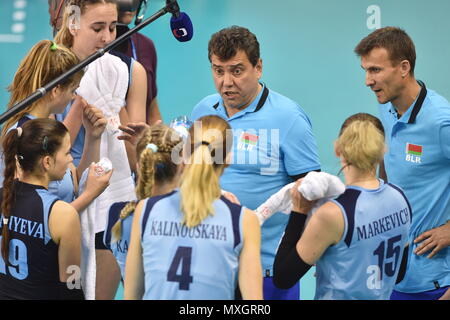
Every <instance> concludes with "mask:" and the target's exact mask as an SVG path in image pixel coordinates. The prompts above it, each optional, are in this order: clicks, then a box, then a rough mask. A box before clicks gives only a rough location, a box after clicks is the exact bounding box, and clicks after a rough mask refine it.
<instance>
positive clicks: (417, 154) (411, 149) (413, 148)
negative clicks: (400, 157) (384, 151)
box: [405, 143, 423, 163]
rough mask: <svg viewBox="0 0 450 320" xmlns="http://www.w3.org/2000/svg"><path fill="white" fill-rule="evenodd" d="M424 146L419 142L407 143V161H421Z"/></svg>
mask: <svg viewBox="0 0 450 320" xmlns="http://www.w3.org/2000/svg"><path fill="white" fill-rule="evenodd" d="M422 153H423V146H421V145H418V144H412V143H406V159H405V160H406V161H409V162H412V163H421V157H422Z"/></svg>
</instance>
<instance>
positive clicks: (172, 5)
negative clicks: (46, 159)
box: [0, 0, 179, 124]
mask: <svg viewBox="0 0 450 320" xmlns="http://www.w3.org/2000/svg"><path fill="white" fill-rule="evenodd" d="M177 10H179V7H178V4H177V1H175V0H170V1H167V4H166V6H165V7H164V8H162V9H161V10H159V11H158V12H156V13H155V14H154V15H152V16H151V17H149V18H147V19H146V20H144V21H143V22H142V23H140V24H139V25H137V26H135V27H134V28H132V29H130V30H128V31H127V32H125V33H124V34H123V35H121V36H120V37H119V38H117V39H115V40H114V41H112V42H111V43H110V44H108V45H107V46H106V47H104V48H102V49H99V50H97V51H96V52H95V53H93V54H92V55H90V56H89V57H87V58H86V59H84V60H83V61H81V62H80V63H79V64H77V65H76V66H74V67H72V68H71V69H70V70H68V71H66V72H65V73H63V74H62V75H60V76H59V77H57V78H56V79H54V80H52V81H50V82H49V83H47V84H46V85H45V86H43V87H42V88H39V89H37V90H36V91H35V92H33V93H32V94H31V95H30V96H28V97H27V98H25V99H23V100H22V101H20V102H18V103H16V104H15V105H14V106H12V107H11V108H10V109H9V110H6V111H5V112H4V113H3V114H1V115H0V124H2V123H4V122H5V121H6V120H8V119H9V118H11V117H12V116H13V115H14V114H16V113H17V112H19V111H21V110H23V109H25V108H26V107H28V106H29V105H30V104H32V103H33V102H35V101H37V100H39V99H40V98H42V97H43V96H45V94H46V93H47V92H48V91H50V90H51V89H53V88H54V87H56V86H57V85H58V84H59V83H61V82H62V81H63V80H65V79H67V78H68V77H70V76H72V75H73V74H75V73H77V72H78V71H80V70H81V69H83V68H84V67H86V66H87V65H88V64H90V63H91V62H93V61H94V60H97V59H98V58H100V57H101V56H103V55H104V54H105V53H106V52H108V51H110V50H111V49H113V48H115V47H116V46H118V45H119V44H120V43H122V42H123V41H125V40H126V39H128V38H129V37H131V35H133V34H134V33H136V32H138V31H139V30H141V29H142V28H144V27H146V26H147V25H149V24H150V23H152V22H153V21H155V20H157V19H159V18H160V17H162V16H163V15H165V14H166V13H169V12H170V13H172V14H175V13H176V12H177Z"/></svg>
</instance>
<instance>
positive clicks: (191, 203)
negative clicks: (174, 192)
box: [180, 116, 232, 228]
mask: <svg viewBox="0 0 450 320" xmlns="http://www.w3.org/2000/svg"><path fill="white" fill-rule="evenodd" d="M199 123H201V129H200V130H197V129H195V126H196V125H197V124H199ZM189 133H190V142H191V143H190V150H192V154H191V155H190V157H189V159H188V164H187V165H186V167H185V169H184V172H183V175H182V178H181V186H180V193H181V211H182V212H183V214H184V220H183V222H184V223H185V224H186V226H188V227H189V228H191V227H195V226H197V225H198V224H200V223H201V222H202V221H203V220H204V219H205V218H207V217H208V215H210V214H211V215H213V214H214V208H213V202H214V201H215V200H216V199H218V198H219V197H220V191H221V190H220V185H219V178H220V175H221V174H222V172H223V170H224V169H225V166H226V164H225V159H226V156H227V154H228V152H229V148H230V147H231V145H230V144H228V145H227V141H230V140H231V139H232V136H231V129H230V126H229V125H228V123H227V122H226V121H225V120H223V119H222V118H220V117H217V116H206V117H202V118H200V119H199V120H198V122H196V124H195V125H194V126H193V127H191V129H190V131H189ZM212 133H213V134H212ZM231 141H232V140H231Z"/></svg>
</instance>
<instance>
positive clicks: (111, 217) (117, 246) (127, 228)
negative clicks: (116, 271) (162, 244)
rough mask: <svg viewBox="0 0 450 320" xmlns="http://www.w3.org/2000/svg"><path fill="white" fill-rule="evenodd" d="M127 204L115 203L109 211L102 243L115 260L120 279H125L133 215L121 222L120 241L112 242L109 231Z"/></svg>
mask: <svg viewBox="0 0 450 320" xmlns="http://www.w3.org/2000/svg"><path fill="white" fill-rule="evenodd" d="M127 204H128V202H116V203H114V204H113V205H112V206H111V208H110V209H109V214H108V221H107V222H106V230H105V233H104V236H103V243H104V244H105V246H106V247H107V248H109V249H110V250H111V251H112V253H113V255H114V257H115V258H116V260H117V264H118V265H119V267H120V274H121V275H122V279H125V262H126V261H127V254H128V247H129V244H130V235H131V226H132V224H133V213H134V212H132V213H131V214H130V215H129V216H128V217H126V218H125V219H123V220H122V221H121V224H122V226H121V229H122V233H121V235H120V239H118V240H117V241H113V239H112V238H113V237H112V232H111V229H112V227H114V225H115V224H116V222H117V221H118V220H119V217H120V212H121V211H122V209H123V208H124V207H125V205H127Z"/></svg>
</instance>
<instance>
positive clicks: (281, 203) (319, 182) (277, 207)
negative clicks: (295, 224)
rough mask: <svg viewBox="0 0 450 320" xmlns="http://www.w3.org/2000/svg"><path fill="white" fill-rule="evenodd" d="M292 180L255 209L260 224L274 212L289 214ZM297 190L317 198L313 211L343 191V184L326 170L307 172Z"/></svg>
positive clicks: (307, 196) (311, 198)
mask: <svg viewBox="0 0 450 320" xmlns="http://www.w3.org/2000/svg"><path fill="white" fill-rule="evenodd" d="M294 184H295V183H294V182H292V183H290V184H287V185H285V186H284V187H283V188H281V189H280V191H278V192H277V193H275V194H273V195H272V196H271V197H270V198H269V199H267V201H266V202H264V203H263V204H262V205H260V206H259V207H258V208H257V209H256V210H255V212H256V215H257V216H258V219H259V222H260V224H263V223H264V221H266V220H267V219H268V218H270V217H271V216H272V215H273V214H275V213H276V212H282V213H285V214H289V213H290V212H291V210H292V198H291V188H292V187H293V186H294ZM298 191H299V192H301V193H302V195H303V196H304V197H305V198H306V199H307V200H310V201H312V200H319V201H317V203H316V204H315V205H314V207H313V209H312V211H315V210H316V209H317V208H318V207H320V206H321V205H322V204H323V203H325V202H326V201H328V200H329V199H331V198H334V197H337V196H338V195H340V194H342V193H344V191H345V185H344V184H343V183H342V181H341V180H340V179H339V178H338V177H336V176H334V175H331V174H329V173H326V172H316V171H311V172H309V173H308V174H307V175H306V176H305V177H304V178H303V181H302V183H301V185H300V187H299V190H298Z"/></svg>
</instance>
